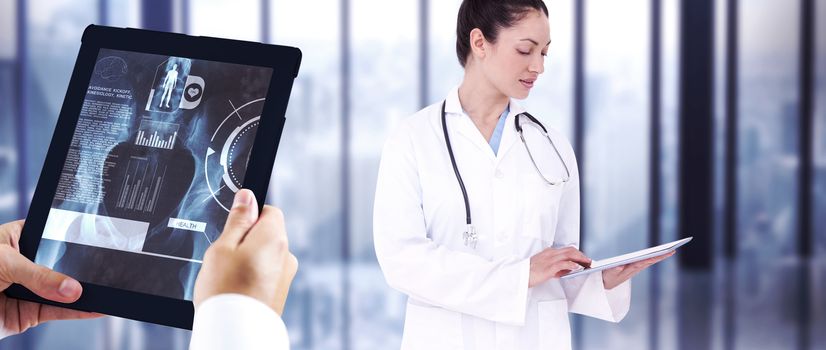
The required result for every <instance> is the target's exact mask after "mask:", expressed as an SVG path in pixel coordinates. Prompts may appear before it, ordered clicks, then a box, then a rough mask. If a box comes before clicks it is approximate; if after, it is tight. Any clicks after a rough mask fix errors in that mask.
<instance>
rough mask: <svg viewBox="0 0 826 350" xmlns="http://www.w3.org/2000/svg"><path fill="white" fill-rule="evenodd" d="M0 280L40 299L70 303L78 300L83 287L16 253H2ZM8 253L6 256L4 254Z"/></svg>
mask: <svg viewBox="0 0 826 350" xmlns="http://www.w3.org/2000/svg"><path fill="white" fill-rule="evenodd" d="M2 253H3V255H4V257H5V258H4V259H0V264H2V265H3V266H0V278H2V279H3V280H4V282H8V283H17V284H20V285H22V286H23V287H26V289H28V290H30V291H32V292H34V294H37V295H39V296H40V297H42V298H46V299H49V300H53V301H57V302H61V303H72V302H75V301H77V299H78V298H80V293H81V292H82V291H83V287H81V286H80V283H79V282H78V281H76V280H75V279H73V278H71V277H69V276H66V275H64V274H62V273H59V272H55V271H52V270H50V269H48V268H46V267H44V266H41V265H38V264H35V263H33V262H31V261H30V260H29V259H27V258H26V257H25V256H23V255H21V254H20V253H18V252H13V253H11V252H2ZM6 253H8V254H6Z"/></svg>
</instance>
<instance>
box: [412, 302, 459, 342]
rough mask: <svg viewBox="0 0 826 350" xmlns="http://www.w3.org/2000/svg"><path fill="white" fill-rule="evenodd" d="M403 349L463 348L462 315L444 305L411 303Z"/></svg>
mask: <svg viewBox="0 0 826 350" xmlns="http://www.w3.org/2000/svg"><path fill="white" fill-rule="evenodd" d="M401 348H402V350H419V349H428V350H430V349H433V350H453V349H457V350H460V349H463V348H464V339H463V335H462V314H460V313H458V312H453V311H449V310H445V309H442V308H440V307H435V306H428V305H422V304H419V303H417V302H408V303H407V314H406V315H405V319H404V334H403V336H402V347H401Z"/></svg>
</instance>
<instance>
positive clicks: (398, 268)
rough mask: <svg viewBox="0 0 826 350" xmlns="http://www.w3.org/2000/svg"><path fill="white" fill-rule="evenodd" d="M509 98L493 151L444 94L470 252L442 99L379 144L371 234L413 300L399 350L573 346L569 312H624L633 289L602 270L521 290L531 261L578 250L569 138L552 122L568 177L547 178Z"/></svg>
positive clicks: (556, 171) (550, 163)
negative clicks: (471, 229)
mask: <svg viewBox="0 0 826 350" xmlns="http://www.w3.org/2000/svg"><path fill="white" fill-rule="evenodd" d="M510 103H511V104H510V113H509V114H508V116H507V119H506V123H505V129H504V131H503V133H502V139H501V143H500V146H499V151H498V154H496V155H495V154H494V153H493V150H492V149H491V148H490V145H489V144H488V142H487V141H486V140H485V139H484V137H483V136H482V134H481V133H480V132H479V130H478V129H477V128H476V126H475V125H474V124H473V122H472V121H471V119H470V118H469V117H468V116H467V114H466V113H465V112H464V111H463V109H462V107H461V105H460V103H459V97H458V89H454V90H453V91H452V92H451V93H450V94H449V95H448V96H447V104H446V113H447V117H446V119H447V128H448V133H449V136H450V141H451V144H452V147H453V152H454V155H455V157H456V163H457V166H458V168H459V171H460V173H461V174H462V177H463V180H464V183H465V187H466V189H467V194H468V197H469V200H470V209H471V215H472V219H473V224H474V226H475V227H476V231H477V232H478V234H479V241H478V244H477V247H476V249H475V250H474V249H471V248H469V247H467V246H465V244H464V241H463V239H462V232H464V230H465V208H464V202H463V200H462V193H461V190H460V188H459V185H458V182H457V180H456V177H455V175H454V172H453V168H452V165H451V163H450V158H449V156H448V153H447V151H446V145H445V140H444V134H443V131H442V125H441V101H440V102H439V103H436V104H433V105H431V106H429V107H427V108H425V109H423V110H421V111H419V112H418V113H416V114H414V115H413V116H411V117H409V118H407V119H405V120H404V121H402V122H401V125H400V126H398V128H397V129H396V130H395V132H393V133H392V134H391V136H390V137H389V139H388V140H387V143H386V144H385V146H384V150H383V153H382V158H381V165H380V167H379V175H378V183H377V185H376V198H375V205H374V214H373V229H374V240H375V249H376V256H377V257H378V261H379V264H380V265H381V268H382V271H383V272H384V275H385V278H386V279H387V283H388V284H389V285H390V286H391V287H393V288H395V289H397V290H399V291H401V292H402V293H405V294H407V295H408V303H407V313H406V316H405V325H404V335H403V339H402V349H428V350H437V349H468V350H485V349H502V350H513V349H520V350H530V349H569V348H570V347H571V336H570V334H571V332H570V325H569V321H568V320H569V319H568V312H574V313H579V314H583V315H588V316H592V317H596V318H599V319H602V320H606V321H611V322H619V321H620V320H622V318H623V317H625V315H626V313H627V312H628V309H629V305H630V294H631V286H630V282H626V283H623V284H622V285H620V286H618V287H616V288H614V289H612V290H605V289H604V286H603V284H602V277H601V274H599V273H594V274H589V275H586V276H582V277H578V278H573V279H569V280H559V279H551V280H550V281H548V282H546V283H543V284H541V285H538V286H536V287H534V288H528V276H529V264H530V257H531V256H533V255H534V254H536V253H538V252H540V251H542V250H543V249H544V248H547V247H551V246H554V247H559V246H566V245H575V246H579V211H580V208H579V203H580V201H579V173H578V170H577V166H576V158H575V156H574V152H573V149H572V147H571V145H570V142H568V141H567V140H566V139H565V137H564V136H563V135H562V134H561V133H559V132H558V131H556V130H553V129H552V128H549V127H548V130H549V133H550V136H551V138H552V139H553V140H554V142H555V143H556V145H557V147H558V148H559V151H560V153H561V154H562V157H563V159H564V160H565V163H566V164H567V165H568V167H569V169H570V172H571V178H570V181H569V182H568V183H565V184H564V185H558V186H551V185H548V184H546V183H544V182H543V180H542V179H541V178H540V177H539V174H538V173H537V172H536V170H535V169H534V167H533V165H532V163H531V161H530V159H529V158H528V153H527V152H526V150H525V147H524V146H523V144H522V142H521V141H520V140H519V136H518V134H517V133H516V130H515V128H514V117H515V116H516V115H517V114H519V113H521V112H524V111H525V110H524V109H523V108H522V107H521V106H519V105H518V104H517V103H516V102H515V101H513V100H511V101H510ZM522 124H523V129H524V134H525V138H526V141H527V142H528V145H529V146H530V147H531V152H533V155H534V158H535V159H536V161H537V164H538V165H539V167H540V168H541V169H543V171H546V174H547V176H548V178H549V179H551V180H554V179H558V178H562V177H563V176H564V174H565V172H564V168H563V167H562V164H561V163H559V159H558V158H557V156H556V155H555V154H554V153H553V152H554V151H553V148H551V147H550V144H549V143H548V141H547V140H546V139H545V138H544V136H542V135H541V134H540V133H539V132H538V130H539V129H538V128H535V127H532V126H530V125H532V124H531V123H530V122H528V120H527V118H525V119H523V121H522ZM546 127H547V125H546Z"/></svg>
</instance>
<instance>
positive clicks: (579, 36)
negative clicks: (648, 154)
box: [574, 0, 587, 248]
mask: <svg viewBox="0 0 826 350" xmlns="http://www.w3.org/2000/svg"><path fill="white" fill-rule="evenodd" d="M585 112H586V111H585V0H574V152H575V153H576V157H577V164H578V165H579V174H580V176H579V178H580V183H579V185H580V194H581V196H580V201H581V202H580V208H581V209H582V213H581V214H580V215H581V216H580V217H581V219H580V229H579V246H580V248H582V247H585V228H586V226H585V224H586V222H587V220H586V217H585V181H584V174H585V117H586V115H585Z"/></svg>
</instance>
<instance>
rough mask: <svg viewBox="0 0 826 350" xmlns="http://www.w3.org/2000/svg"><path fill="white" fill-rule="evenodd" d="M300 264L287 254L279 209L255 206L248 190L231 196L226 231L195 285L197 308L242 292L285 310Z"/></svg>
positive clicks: (277, 308) (280, 311)
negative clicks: (261, 211)
mask: <svg viewBox="0 0 826 350" xmlns="http://www.w3.org/2000/svg"><path fill="white" fill-rule="evenodd" d="M297 270H298V261H297V260H296V258H295V256H293V255H292V254H291V253H290V251H289V250H288V245H287V232H286V230H285V228H284V216H283V214H282V213H281V210H279V209H278V208H275V207H271V206H264V209H263V213H261V216H260V217H259V216H258V204H257V202H256V201H255V195H253V193H252V191H250V190H241V191H238V193H237V194H236V195H235V200H234V202H233V204H232V209H231V210H230V212H229V217H228V218H227V223H226V225H225V226H224V232H223V233H221V236H220V237H219V238H218V239H217V240H216V241H215V242H214V243H212V246H210V247H209V249H207V251H206V254H205V256H204V264H203V266H201V271H200V272H199V273H198V278H197V280H196V281H195V295H194V299H195V307H196V309H197V307H198V306H199V305H200V304H201V302H203V301H204V300H207V299H208V298H209V297H211V296H215V295H218V294H225V293H236V294H243V295H246V296H249V297H252V298H255V299H258V300H259V301H261V302H263V303H264V304H266V305H268V306H269V307H271V308H272V309H273V310H275V312H277V313H278V314H279V315H281V314H282V312H283V311H284V304H285V303H286V301H287V293H288V291H289V289H290V284H291V283H292V281H293V277H295V273H296V271H297Z"/></svg>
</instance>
